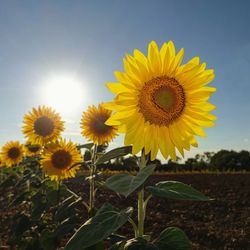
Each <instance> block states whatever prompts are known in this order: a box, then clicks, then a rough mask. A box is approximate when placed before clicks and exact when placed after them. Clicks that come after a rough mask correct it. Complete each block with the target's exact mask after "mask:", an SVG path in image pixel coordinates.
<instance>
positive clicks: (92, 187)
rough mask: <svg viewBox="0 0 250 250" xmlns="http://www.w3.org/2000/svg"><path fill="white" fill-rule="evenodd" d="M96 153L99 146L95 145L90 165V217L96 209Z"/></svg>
mask: <svg viewBox="0 0 250 250" xmlns="http://www.w3.org/2000/svg"><path fill="white" fill-rule="evenodd" d="M96 151H97V145H94V149H93V153H92V159H91V165H90V179H89V215H90V216H92V215H93V210H94V207H95V205H94V204H95V179H94V175H95V171H96V166H95V160H96Z"/></svg>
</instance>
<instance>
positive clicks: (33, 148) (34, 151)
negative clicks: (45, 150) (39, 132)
mask: <svg viewBox="0 0 250 250" xmlns="http://www.w3.org/2000/svg"><path fill="white" fill-rule="evenodd" d="M24 150H25V155H26V156H30V157H32V156H36V155H39V154H40V153H41V151H42V146H41V145H40V144H32V143H30V142H27V143H26V144H25V145H24Z"/></svg>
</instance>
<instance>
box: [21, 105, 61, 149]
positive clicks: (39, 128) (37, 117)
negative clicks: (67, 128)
mask: <svg viewBox="0 0 250 250" xmlns="http://www.w3.org/2000/svg"><path fill="white" fill-rule="evenodd" d="M23 124H24V125H23V133H24V135H25V137H27V138H28V140H29V141H30V142H31V143H32V144H41V145H44V144H46V143H48V142H53V141H55V140H57V139H58V138H59V137H60V134H61V132H62V131H63V130H64V122H63V121H62V120H61V117H60V115H59V114H58V113H56V112H55V111H54V110H53V109H51V108H49V107H45V106H39V107H38V108H37V109H35V108H33V109H32V111H31V112H29V113H28V114H26V115H25V116H24V121H23Z"/></svg>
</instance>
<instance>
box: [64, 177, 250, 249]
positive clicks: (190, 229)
mask: <svg viewBox="0 0 250 250" xmlns="http://www.w3.org/2000/svg"><path fill="white" fill-rule="evenodd" d="M163 180H176V181H181V182H184V183H186V184H190V185H192V186H193V187H194V188H196V189H197V190H199V191H201V192H203V193H204V194H206V195H208V196H209V197H210V198H214V201H210V202H194V201H174V200H165V199H162V198H152V199H151V200H150V201H149V204H148V209H147V217H146V221H145V233H146V234H152V236H153V238H154V237H156V236H157V235H159V233H160V232H161V231H162V230H163V229H165V228H166V227H169V226H177V227H180V228H181V229H183V230H184V231H185V232H186V234H187V236H188V237H189V239H190V240H191V241H192V244H193V249H199V250H207V249H216V250H219V249H242V250H243V249H248V250H249V249H250V174H235V173H234V174H176V175H172V174H171V175H155V176H151V177H150V179H149V180H148V182H147V185H152V184H154V183H157V182H159V181H163ZM68 186H69V187H71V188H72V189H73V190H74V191H75V192H77V193H78V194H81V195H82V196H84V197H85V196H86V195H87V192H88V187H87V185H86V184H85V183H76V182H74V183H73V182H70V183H68ZM84 191H85V192H84ZM85 198H86V197H85ZM103 202H110V203H112V204H113V205H114V206H116V207H119V208H125V207H126V206H131V205H132V206H133V207H134V208H135V211H134V214H133V216H134V218H135V219H136V213H137V212H136V196H135V195H132V196H131V197H128V198H127V199H125V198H121V197H119V196H117V195H116V194H114V193H112V192H110V191H99V193H97V199H96V203H97V206H99V205H101V204H103ZM119 233H123V234H126V235H131V236H132V235H133V232H132V228H131V226H130V224H126V225H125V226H123V227H122V229H121V230H120V231H119Z"/></svg>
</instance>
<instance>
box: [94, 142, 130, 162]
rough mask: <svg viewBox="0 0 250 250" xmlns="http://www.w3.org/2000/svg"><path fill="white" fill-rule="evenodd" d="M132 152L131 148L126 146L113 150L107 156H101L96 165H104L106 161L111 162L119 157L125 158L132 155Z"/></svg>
mask: <svg viewBox="0 0 250 250" xmlns="http://www.w3.org/2000/svg"><path fill="white" fill-rule="evenodd" d="M131 152H132V147H131V146H125V147H120V148H115V149H112V150H110V151H109V152H107V153H106V154H104V155H102V156H100V157H99V158H98V159H97V161H96V165H98V164H101V163H104V162H106V161H110V160H112V159H114V158H117V157H121V156H125V155H127V154H130V153H131Z"/></svg>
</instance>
